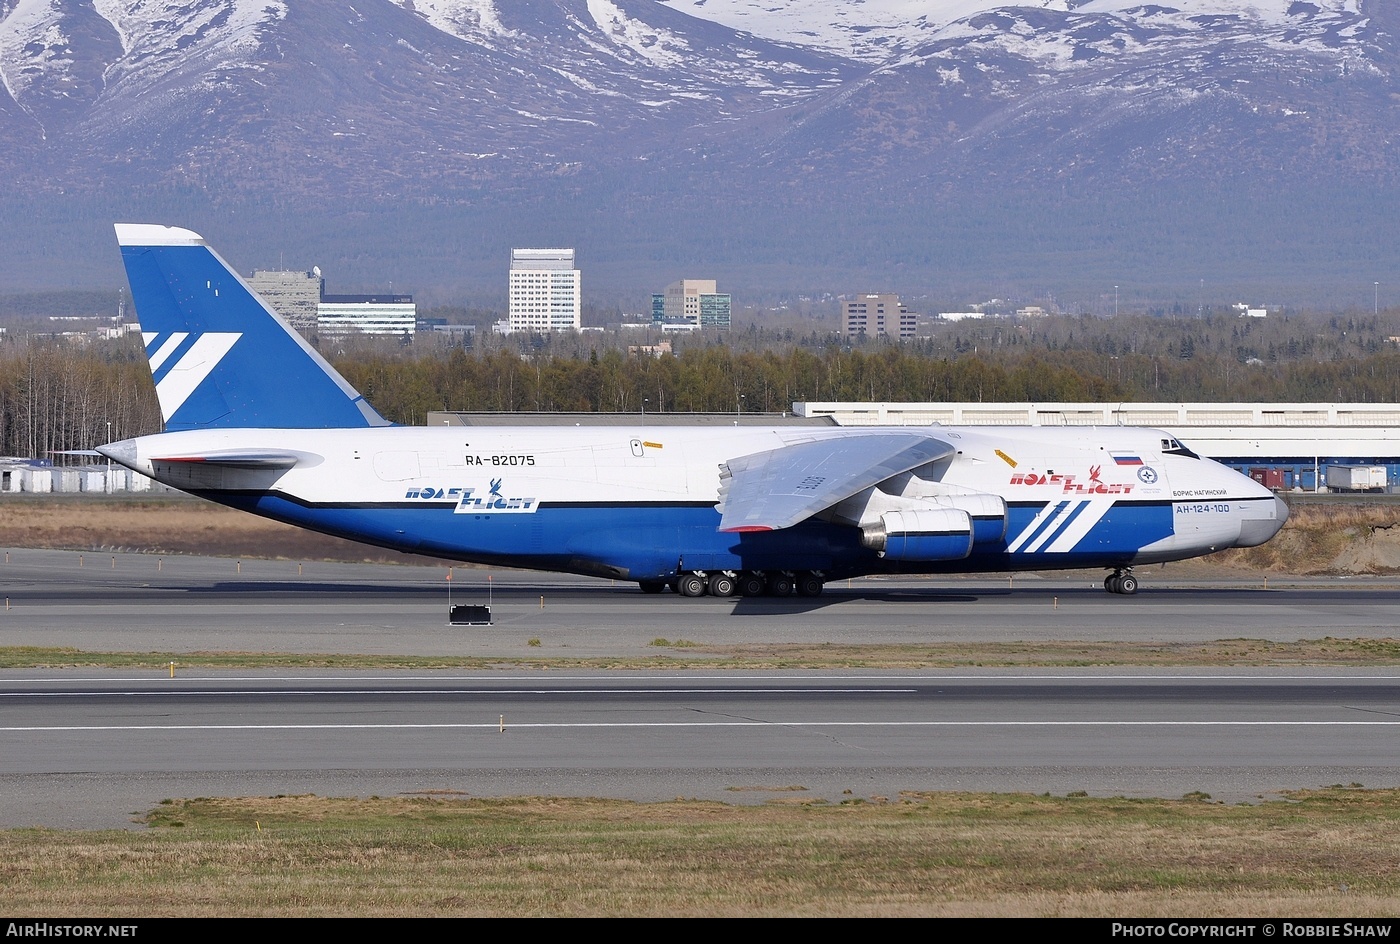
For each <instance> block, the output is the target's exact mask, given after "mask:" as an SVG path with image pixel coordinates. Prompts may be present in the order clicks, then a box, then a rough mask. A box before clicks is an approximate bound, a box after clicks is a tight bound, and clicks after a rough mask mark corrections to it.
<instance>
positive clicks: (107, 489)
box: [102, 420, 115, 492]
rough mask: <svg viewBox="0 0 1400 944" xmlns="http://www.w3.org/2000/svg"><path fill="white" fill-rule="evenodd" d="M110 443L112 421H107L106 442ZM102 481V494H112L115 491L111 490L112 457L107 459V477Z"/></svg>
mask: <svg viewBox="0 0 1400 944" xmlns="http://www.w3.org/2000/svg"><path fill="white" fill-rule="evenodd" d="M111 441H112V421H111V420H108V421H107V442H109V443H110V442H111ZM102 481H103V484H104V488H103V489H102V490H103V491H104V492H112V491H115V489H113V488H112V457H111V456H108V457H107V477H106V478H105V479H103V480H102Z"/></svg>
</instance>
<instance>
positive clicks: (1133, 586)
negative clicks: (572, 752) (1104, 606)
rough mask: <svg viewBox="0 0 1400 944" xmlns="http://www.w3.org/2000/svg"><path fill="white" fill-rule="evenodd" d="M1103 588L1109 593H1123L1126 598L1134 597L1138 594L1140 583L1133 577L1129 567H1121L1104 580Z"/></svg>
mask: <svg viewBox="0 0 1400 944" xmlns="http://www.w3.org/2000/svg"><path fill="white" fill-rule="evenodd" d="M1103 588H1104V589H1105V590H1107V591H1108V592H1109V593H1121V594H1124V595H1125V596H1132V595H1133V594H1134V593H1137V592H1138V581H1137V578H1136V577H1134V576H1133V572H1132V570H1130V569H1129V568H1127V567H1119V568H1118V569H1117V570H1115V571H1114V572H1113V573H1111V574H1109V575H1108V576H1107V577H1105V578H1104V581H1103Z"/></svg>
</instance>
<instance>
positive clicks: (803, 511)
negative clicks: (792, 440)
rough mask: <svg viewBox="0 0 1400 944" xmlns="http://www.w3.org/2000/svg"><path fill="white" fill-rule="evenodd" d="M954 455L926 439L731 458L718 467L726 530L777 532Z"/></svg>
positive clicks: (885, 436) (896, 436)
mask: <svg viewBox="0 0 1400 944" xmlns="http://www.w3.org/2000/svg"><path fill="white" fill-rule="evenodd" d="M956 451H957V447H956V446H954V445H953V444H952V443H950V442H948V441H947V440H943V439H938V438H936V437H934V436H930V435H928V434H926V433H916V432H912V431H911V432H907V433H903V432H901V433H895V432H889V431H880V432H871V433H867V434H854V435H849V436H837V437H832V438H823V439H818V440H813V441H811V442H804V443H797V444H795V445H792V446H784V447H782V448H780V449H772V450H769V451H767V452H756V453H754V454H753V455H748V456H739V457H737V458H734V459H730V460H729V461H728V462H726V463H724V464H723V465H721V466H720V488H719V504H718V505H717V506H716V507H717V508H718V510H719V513H720V525H719V529H720V530H721V531H728V532H737V533H742V532H745V531H776V530H778V529H781V528H790V527H792V526H793V525H795V524H797V523H798V522H800V521H803V520H805V519H807V518H810V517H811V516H812V515H814V514H816V513H817V512H819V511H821V510H823V509H824V508H829V507H831V506H832V505H834V504H836V503H837V502H839V501H841V500H842V499H845V498H849V497H851V496H852V495H854V494H856V493H858V492H860V491H863V490H864V489H867V488H870V487H871V486H873V485H878V484H879V483H881V482H883V481H884V480H885V479H887V478H890V477H891V476H895V475H899V474H900V473H901V472H908V471H909V470H910V469H915V468H918V467H919V466H921V465H926V464H927V463H930V462H937V461H938V460H940V459H945V458H947V457H948V456H950V455H952V454H953V453H955V452H956Z"/></svg>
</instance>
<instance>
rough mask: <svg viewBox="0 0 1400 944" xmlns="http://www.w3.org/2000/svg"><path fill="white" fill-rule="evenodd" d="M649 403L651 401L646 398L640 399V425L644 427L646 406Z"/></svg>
mask: <svg viewBox="0 0 1400 944" xmlns="http://www.w3.org/2000/svg"><path fill="white" fill-rule="evenodd" d="M650 402H651V400H650V399H648V398H647V397H642V424H643V425H645V424H646V421H647V404H648V403H650Z"/></svg>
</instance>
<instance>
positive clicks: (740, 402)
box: [734, 390, 746, 416]
mask: <svg viewBox="0 0 1400 944" xmlns="http://www.w3.org/2000/svg"><path fill="white" fill-rule="evenodd" d="M745 399H746V398H745V396H744V395H743V394H742V393H740V392H739V391H737V390H735V391H734V415H735V416H740V415H742V414H743V412H744V400H745Z"/></svg>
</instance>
